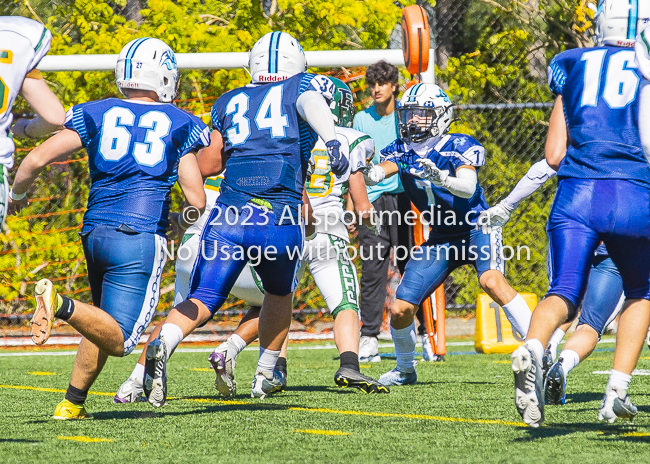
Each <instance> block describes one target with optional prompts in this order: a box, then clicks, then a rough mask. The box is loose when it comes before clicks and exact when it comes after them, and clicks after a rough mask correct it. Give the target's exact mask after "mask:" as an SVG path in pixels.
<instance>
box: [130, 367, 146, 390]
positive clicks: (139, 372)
mask: <svg viewBox="0 0 650 464" xmlns="http://www.w3.org/2000/svg"><path fill="white" fill-rule="evenodd" d="M129 378H130V379H131V380H134V381H135V382H137V383H139V384H140V385H142V384H143V382H144V364H139V363H138V364H136V365H135V367H134V368H133V372H131V375H130V376H129Z"/></svg>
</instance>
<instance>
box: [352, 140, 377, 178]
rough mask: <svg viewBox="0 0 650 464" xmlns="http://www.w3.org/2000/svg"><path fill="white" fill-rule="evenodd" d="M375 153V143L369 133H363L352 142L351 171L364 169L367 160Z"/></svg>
mask: <svg viewBox="0 0 650 464" xmlns="http://www.w3.org/2000/svg"><path fill="white" fill-rule="evenodd" d="M374 155H375V143H374V142H373V141H372V139H371V138H370V136H369V135H365V134H364V135H362V136H361V137H359V138H357V139H356V140H354V141H353V142H352V143H351V144H350V172H357V171H359V170H361V169H364V168H365V167H366V164H367V160H369V159H372V158H373V156H374Z"/></svg>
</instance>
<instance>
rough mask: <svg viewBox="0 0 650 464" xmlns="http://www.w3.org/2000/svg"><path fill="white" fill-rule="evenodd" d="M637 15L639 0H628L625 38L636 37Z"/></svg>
mask: <svg viewBox="0 0 650 464" xmlns="http://www.w3.org/2000/svg"><path fill="white" fill-rule="evenodd" d="M638 16H639V1H638V0H630V13H629V15H628V20H627V21H628V22H627V38H628V39H632V40H633V39H634V38H635V37H636V22H637V18H638Z"/></svg>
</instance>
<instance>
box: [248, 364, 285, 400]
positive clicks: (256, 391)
mask: <svg viewBox="0 0 650 464" xmlns="http://www.w3.org/2000/svg"><path fill="white" fill-rule="evenodd" d="M284 377H285V376H284V374H283V373H282V372H280V371H279V370H274V371H273V374H272V375H271V377H270V378H269V377H268V376H267V374H265V373H263V372H262V371H260V370H258V371H257V372H256V373H255V377H254V378H253V384H252V385H251V398H260V399H262V400H263V399H264V398H266V396H267V395H270V394H272V393H276V392H279V391H282V388H283V385H284V386H286V381H285V379H284Z"/></svg>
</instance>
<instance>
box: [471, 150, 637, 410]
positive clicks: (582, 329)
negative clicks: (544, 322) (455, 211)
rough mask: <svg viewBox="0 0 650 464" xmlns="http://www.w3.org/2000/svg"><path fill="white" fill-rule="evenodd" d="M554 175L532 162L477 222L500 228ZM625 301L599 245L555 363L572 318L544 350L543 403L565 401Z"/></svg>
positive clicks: (542, 163) (615, 271) (543, 165)
mask: <svg viewBox="0 0 650 464" xmlns="http://www.w3.org/2000/svg"><path fill="white" fill-rule="evenodd" d="M556 175H557V172H556V171H555V170H554V169H553V168H551V167H550V166H549V165H548V163H547V162H546V159H543V160H542V161H538V162H537V163H535V164H533V165H532V166H531V167H530V169H529V170H528V172H527V173H526V175H525V176H524V177H523V178H522V179H521V180H520V181H519V182H518V183H517V185H516V186H515V188H514V189H513V190H512V191H511V192H510V193H509V194H508V196H506V197H505V198H504V199H503V200H501V201H500V202H499V203H498V204H497V205H495V206H493V207H491V208H490V209H488V210H487V211H483V212H482V213H481V215H480V216H479V219H478V223H479V224H480V225H481V227H482V228H484V229H485V230H486V231H487V230H489V229H490V228H491V227H495V226H496V227H503V226H504V225H505V224H506V223H507V222H508V220H509V219H510V215H511V214H512V212H513V211H514V210H515V209H516V208H517V206H518V205H519V203H520V202H521V201H523V200H524V199H525V198H526V197H528V196H530V195H532V194H533V192H535V191H536V190H537V189H538V188H540V187H541V186H542V185H543V184H544V183H545V182H546V181H547V180H549V179H552V178H553V177H555V176H556ZM549 257H550V255H549ZM549 267H550V266H549ZM549 277H550V278H551V279H552V276H549ZM624 300H625V297H624V296H623V281H622V279H621V274H620V272H618V269H617V268H616V266H615V265H614V263H613V262H612V259H611V258H610V257H609V255H608V254H607V248H606V247H605V246H604V245H601V246H599V247H598V249H597V250H596V252H595V255H594V256H593V260H592V263H591V270H590V271H589V280H588V281H587V290H586V291H585V297H584V300H583V302H582V307H581V310H580V317H579V319H578V325H577V327H576V330H575V332H574V333H573V334H572V335H571V337H569V339H568V340H567V342H566V343H565V345H564V347H563V349H562V352H560V356H559V358H558V360H557V362H556V361H555V358H556V357H557V348H558V346H559V344H560V342H561V341H562V339H563V338H564V335H565V333H566V331H567V330H568V329H569V327H570V326H571V324H572V321H569V322H566V323H564V324H562V325H561V326H560V327H558V328H557V329H556V330H555V332H554V333H553V335H552V336H551V339H550V341H549V343H548V345H547V347H546V351H545V352H544V358H543V360H542V371H543V377H544V378H545V380H544V399H545V403H546V404H565V402H566V382H567V380H566V379H567V376H568V375H569V372H571V370H572V369H573V368H575V367H576V366H577V365H578V364H579V363H580V362H581V361H584V359H585V358H587V357H588V356H589V355H590V354H591V353H592V352H593V350H594V349H595V348H596V344H597V343H598V341H599V340H600V337H601V336H602V334H603V332H604V331H605V329H606V328H607V326H608V325H609V324H610V323H611V322H612V321H613V320H614V319H615V318H616V316H617V315H618V313H619V312H620V310H621V308H622V307H623V302H624Z"/></svg>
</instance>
